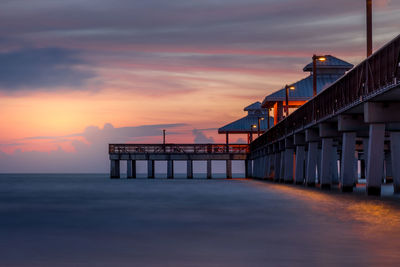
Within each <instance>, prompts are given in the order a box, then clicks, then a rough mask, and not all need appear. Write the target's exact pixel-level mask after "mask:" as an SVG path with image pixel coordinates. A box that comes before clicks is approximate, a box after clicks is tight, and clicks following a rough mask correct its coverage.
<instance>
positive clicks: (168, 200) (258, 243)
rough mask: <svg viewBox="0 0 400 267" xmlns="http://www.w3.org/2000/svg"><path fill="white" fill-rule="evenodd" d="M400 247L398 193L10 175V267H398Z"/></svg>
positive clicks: (1, 187) (5, 177)
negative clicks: (369, 193)
mask: <svg viewBox="0 0 400 267" xmlns="http://www.w3.org/2000/svg"><path fill="white" fill-rule="evenodd" d="M139 177H142V176H141V175H139ZM399 244H400V199H399V197H397V196H394V195H393V194H388V195H387V196H383V197H367V196H365V194H363V193H360V192H358V191H357V190H356V192H355V193H353V194H343V193H340V192H339V191H338V190H332V191H330V192H326V191H321V190H320V189H318V188H304V187H302V186H295V185H284V184H276V183H272V182H266V181H256V180H250V179H242V178H236V179H231V180H227V179H211V180H207V179H204V178H201V177H199V178H197V179H193V180H188V179H184V178H176V179H172V180H171V179H165V178H162V177H158V178H157V179H146V178H137V179H124V178H121V179H113V180H111V179H109V177H108V174H1V175H0V266H18V267H23V266H41V267H42V266H399V264H400V252H399Z"/></svg>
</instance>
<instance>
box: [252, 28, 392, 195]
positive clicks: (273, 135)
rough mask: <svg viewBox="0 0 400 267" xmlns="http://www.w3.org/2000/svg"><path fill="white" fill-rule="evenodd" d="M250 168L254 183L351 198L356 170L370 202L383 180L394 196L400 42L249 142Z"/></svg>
mask: <svg viewBox="0 0 400 267" xmlns="http://www.w3.org/2000/svg"><path fill="white" fill-rule="evenodd" d="M250 160H251V161H253V164H249V166H253V176H254V177H256V178H270V179H274V180H276V181H283V182H286V183H293V182H295V183H296V184H306V185H308V186H313V185H315V183H317V182H318V183H320V184H321V188H330V187H331V186H332V184H335V183H336V184H337V183H339V184H340V188H341V189H342V191H347V192H351V191H353V187H354V185H355V183H356V182H357V177H358V173H357V172H358V170H359V169H361V176H362V175H365V176H366V186H367V193H368V194H369V195H379V194H380V192H381V184H382V180H385V179H393V185H394V191H395V192H400V169H399V163H400V35H399V36H398V37H397V38H395V39H394V40H392V41H391V42H389V43H388V44H386V45H385V46H383V47H382V48H381V49H379V50H378V51H376V52H375V53H374V54H372V55H371V56H369V57H368V58H367V59H365V60H364V61H363V62H361V63H360V64H359V65H357V66H356V67H354V68H353V69H352V70H350V71H349V72H347V73H346V74H345V75H344V76H342V77H341V78H340V79H338V80H337V81H336V82H334V83H333V84H331V85H330V86H329V87H327V88H326V89H325V90H323V91H321V92H320V93H319V94H318V95H316V96H315V97H313V98H312V99H311V100H310V101H308V102H307V103H305V104H304V105H303V106H301V107H300V108H299V109H297V110H296V111H294V112H293V113H292V114H290V115H289V116H287V117H286V118H285V119H283V120H282V121H280V122H279V123H278V124H277V125H275V126H274V127H272V128H270V129H269V130H267V131H266V132H265V133H264V134H263V135H262V136H260V137H259V138H257V139H256V140H254V141H253V142H252V143H251V145H250ZM338 163H339V164H340V165H339V166H340V168H338ZM359 166H360V167H359ZM338 169H340V171H338ZM249 172H250V171H249Z"/></svg>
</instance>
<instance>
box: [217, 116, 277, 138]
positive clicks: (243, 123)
mask: <svg viewBox="0 0 400 267" xmlns="http://www.w3.org/2000/svg"><path fill="white" fill-rule="evenodd" d="M264 117H265V120H260V130H261V131H262V132H264V131H266V130H267V128H268V123H267V120H266V118H267V116H264ZM269 120H270V125H274V118H273V117H270V118H269ZM257 124H258V117H257V116H251V115H247V116H246V117H243V118H241V119H238V120H236V121H234V122H231V123H229V124H227V125H225V126H223V127H221V128H219V129H218V133H220V134H222V133H249V132H250V131H251V129H252V128H251V125H257ZM253 132H254V133H257V128H256V129H253Z"/></svg>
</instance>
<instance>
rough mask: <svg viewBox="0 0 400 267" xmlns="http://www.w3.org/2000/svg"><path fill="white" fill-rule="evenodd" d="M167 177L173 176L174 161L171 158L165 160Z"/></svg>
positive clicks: (171, 177)
mask: <svg viewBox="0 0 400 267" xmlns="http://www.w3.org/2000/svg"><path fill="white" fill-rule="evenodd" d="M167 178H168V179H173V178H174V161H173V160H171V159H170V160H168V161H167Z"/></svg>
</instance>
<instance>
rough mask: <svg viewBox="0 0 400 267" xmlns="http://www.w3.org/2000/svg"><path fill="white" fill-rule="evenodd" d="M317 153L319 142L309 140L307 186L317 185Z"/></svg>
mask: <svg viewBox="0 0 400 267" xmlns="http://www.w3.org/2000/svg"><path fill="white" fill-rule="evenodd" d="M317 154H318V142H309V143H308V152H307V175H306V184H307V186H315V179H316V168H317V160H318V155H317Z"/></svg>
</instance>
